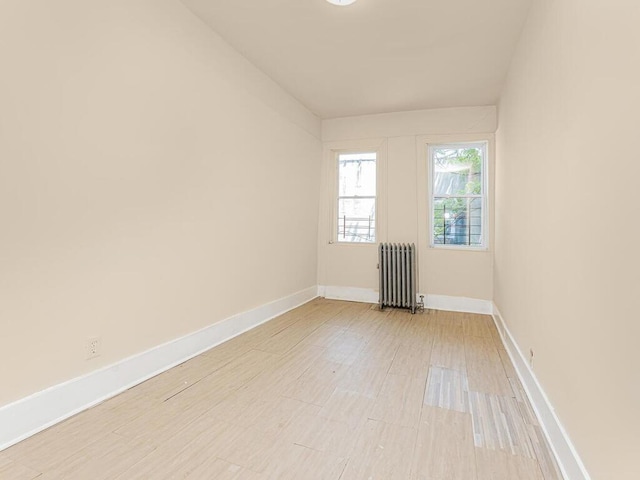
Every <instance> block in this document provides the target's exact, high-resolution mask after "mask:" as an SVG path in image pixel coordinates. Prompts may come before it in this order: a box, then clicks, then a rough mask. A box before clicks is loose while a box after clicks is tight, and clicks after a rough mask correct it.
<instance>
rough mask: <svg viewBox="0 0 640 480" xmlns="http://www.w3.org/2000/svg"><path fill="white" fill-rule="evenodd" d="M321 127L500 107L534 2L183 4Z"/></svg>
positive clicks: (193, 0)
mask: <svg viewBox="0 0 640 480" xmlns="http://www.w3.org/2000/svg"><path fill="white" fill-rule="evenodd" d="M182 1H183V3H184V4H185V5H186V6H187V7H188V8H190V9H191V10H192V11H193V12H194V13H195V14H196V15H198V16H199V17H200V18H201V19H202V20H203V21H204V22H205V23H207V24H208V25H209V26H210V27H211V28H213V29H214V30H215V31H216V32H218V33H219V34H220V35H221V36H222V37H223V38H224V39H225V40H226V41H227V42H229V43H230V44H231V45H232V46H233V47H235V48H236V49H237V50H239V51H240V52H241V53H242V54H243V55H244V56H245V57H247V58H248V59H249V60H250V61H251V62H252V63H253V64H255V65H256V66H257V67H259V68H260V69H261V70H263V71H264V72H265V73H266V74H267V75H269V76H270V77H271V78H273V79H274V80H275V81H276V82H277V83H279V84H280V85H281V86H282V87H283V88H284V89H285V90H287V91H288V92H289V93H290V94H292V95H293V96H294V97H296V98H297V99H298V100H299V101H300V102H301V103H302V104H304V105H305V106H306V107H307V108H308V109H309V110H311V111H312V112H313V113H315V114H316V115H318V116H319V117H321V118H334V117H343V116H350V115H364V114H372V113H385V112H397V111H404V110H418V109H424V108H439V107H456V106H476V105H493V104H495V103H496V101H497V100H498V96H499V94H500V89H501V87H502V84H503V81H504V78H505V75H506V72H507V68H508V66H509V61H510V59H511V55H512V53H513V51H514V48H515V44H516V42H517V40H518V37H519V34H520V31H521V29H522V26H523V24H524V20H525V17H526V14H527V11H528V7H529V4H530V0H358V1H357V2H356V3H354V4H353V5H350V6H347V7H336V6H334V5H331V4H329V3H327V2H326V1H325V0H182Z"/></svg>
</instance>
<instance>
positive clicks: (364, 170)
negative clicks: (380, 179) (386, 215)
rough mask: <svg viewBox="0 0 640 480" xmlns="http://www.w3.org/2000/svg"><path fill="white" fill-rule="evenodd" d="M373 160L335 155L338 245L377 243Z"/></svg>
mask: <svg viewBox="0 0 640 480" xmlns="http://www.w3.org/2000/svg"><path fill="white" fill-rule="evenodd" d="M376 156H377V155H376V153H375V152H373V153H340V154H338V209H337V213H338V215H337V227H338V228H337V230H336V231H337V232H338V238H337V240H338V242H349V243H374V242H375V241H376Z"/></svg>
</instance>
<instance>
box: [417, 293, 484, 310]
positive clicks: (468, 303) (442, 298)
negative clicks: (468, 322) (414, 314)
mask: <svg viewBox="0 0 640 480" xmlns="http://www.w3.org/2000/svg"><path fill="white" fill-rule="evenodd" d="M424 298H425V300H424V303H425V305H424V306H425V308H430V309H432V310H448V311H450V312H467V313H482V314H485V315H491V314H492V313H493V302H492V301H491V300H482V299H480V298H468V297H452V296H449V295H429V294H427V295H425V297H424Z"/></svg>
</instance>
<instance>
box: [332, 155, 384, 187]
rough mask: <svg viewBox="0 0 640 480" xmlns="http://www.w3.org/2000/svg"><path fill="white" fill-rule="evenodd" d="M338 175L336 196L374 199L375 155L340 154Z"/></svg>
mask: <svg viewBox="0 0 640 480" xmlns="http://www.w3.org/2000/svg"><path fill="white" fill-rule="evenodd" d="M338 175H339V186H338V196H340V197H356V196H360V197H374V196H375V195H376V154H375V153H348V154H340V156H339V157H338Z"/></svg>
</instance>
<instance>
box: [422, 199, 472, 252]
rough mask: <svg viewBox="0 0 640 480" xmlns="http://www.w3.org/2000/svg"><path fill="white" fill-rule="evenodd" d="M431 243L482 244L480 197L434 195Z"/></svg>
mask: <svg viewBox="0 0 640 480" xmlns="http://www.w3.org/2000/svg"><path fill="white" fill-rule="evenodd" d="M433 202H434V205H433V217H434V218H433V243H434V244H436V245H475V246H479V245H482V243H483V241H482V218H483V215H482V199H481V198H459V197H449V198H442V197H434V199H433Z"/></svg>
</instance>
